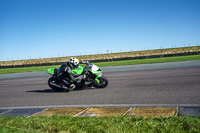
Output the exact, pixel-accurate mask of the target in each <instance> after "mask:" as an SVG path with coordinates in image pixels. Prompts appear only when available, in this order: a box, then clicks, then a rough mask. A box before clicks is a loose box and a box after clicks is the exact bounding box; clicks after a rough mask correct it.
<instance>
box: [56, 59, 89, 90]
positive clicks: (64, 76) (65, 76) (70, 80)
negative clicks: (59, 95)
mask: <svg viewBox="0 0 200 133" xmlns="http://www.w3.org/2000/svg"><path fill="white" fill-rule="evenodd" d="M83 63H84V64H85V63H87V62H83ZM78 67H79V60H78V59H77V58H75V57H72V58H71V59H70V60H69V62H66V63H64V64H62V65H61V66H60V68H59V69H58V80H59V81H60V82H61V85H62V87H63V89H64V90H65V91H68V88H69V90H73V89H75V88H76V85H75V84H74V82H76V81H77V80H81V79H83V78H85V77H86V75H80V76H78V77H74V76H73V75H72V70H75V69H78Z"/></svg>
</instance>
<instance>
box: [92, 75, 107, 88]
mask: <svg viewBox="0 0 200 133" xmlns="http://www.w3.org/2000/svg"><path fill="white" fill-rule="evenodd" d="M98 80H99V81H100V83H98V82H96V81H95V83H94V84H93V86H94V87H96V88H105V87H106V86H107V85H108V79H107V78H106V77H105V76H102V77H99V78H98Z"/></svg>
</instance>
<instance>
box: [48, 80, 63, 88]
mask: <svg viewBox="0 0 200 133" xmlns="http://www.w3.org/2000/svg"><path fill="white" fill-rule="evenodd" d="M56 80H57V79H56V78H55V77H50V78H49V80H48V85H49V87H50V88H51V89H53V90H55V91H63V90H64V89H62V88H59V87H56V86H53V85H51V84H50V82H53V83H55V84H56Z"/></svg>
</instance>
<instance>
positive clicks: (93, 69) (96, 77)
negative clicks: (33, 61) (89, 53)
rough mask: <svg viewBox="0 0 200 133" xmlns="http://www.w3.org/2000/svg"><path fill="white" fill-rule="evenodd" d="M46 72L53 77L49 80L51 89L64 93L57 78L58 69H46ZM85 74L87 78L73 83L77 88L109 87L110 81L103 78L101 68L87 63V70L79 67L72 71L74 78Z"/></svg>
mask: <svg viewBox="0 0 200 133" xmlns="http://www.w3.org/2000/svg"><path fill="white" fill-rule="evenodd" d="M45 71H46V72H47V73H49V74H50V75H51V76H52V77H50V78H49V80H48V85H49V87H50V88H52V89H53V90H55V91H63V90H64V88H62V86H61V84H60V81H59V80H58V78H57V71H58V69H56V68H49V69H45ZM83 73H84V75H86V78H84V79H81V80H78V81H76V82H73V83H74V84H75V85H76V88H83V87H88V86H89V87H92V86H93V87H96V88H105V87H106V86H107V85H108V79H107V78H106V77H105V76H103V74H102V70H101V68H100V67H98V66H96V65H94V64H92V63H87V64H86V65H85V68H83V67H82V66H80V65H79V67H78V68H77V69H74V70H72V75H73V76H74V77H78V76H80V75H82V74H83ZM66 80H67V79H66Z"/></svg>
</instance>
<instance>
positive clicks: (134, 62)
mask: <svg viewBox="0 0 200 133" xmlns="http://www.w3.org/2000/svg"><path fill="white" fill-rule="evenodd" d="M190 60H200V55H190V56H177V57H164V58H152V59H138V60H125V61H112V62H100V63H95V64H96V65H97V66H99V67H106V66H122V65H137V64H151V63H164V62H177V61H190ZM59 66H60V65H53V66H38V67H21V68H6V69H0V74H7V73H22V72H34V71H44V69H47V68H51V67H55V68H58V67H59Z"/></svg>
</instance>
